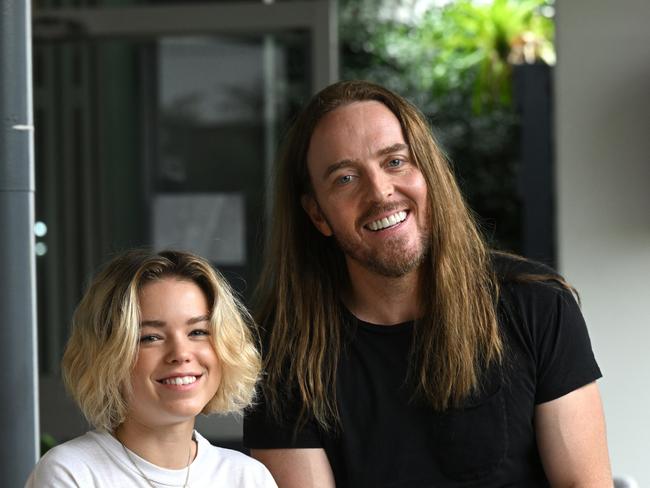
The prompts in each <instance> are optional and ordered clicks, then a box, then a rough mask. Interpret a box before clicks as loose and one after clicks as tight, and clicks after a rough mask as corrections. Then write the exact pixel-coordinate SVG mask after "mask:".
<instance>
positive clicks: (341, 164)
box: [323, 159, 355, 180]
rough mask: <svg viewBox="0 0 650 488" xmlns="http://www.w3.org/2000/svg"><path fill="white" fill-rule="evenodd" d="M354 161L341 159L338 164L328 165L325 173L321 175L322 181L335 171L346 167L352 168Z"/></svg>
mask: <svg viewBox="0 0 650 488" xmlns="http://www.w3.org/2000/svg"><path fill="white" fill-rule="evenodd" d="M354 163H355V160H354V159H342V160H341V161H339V162H338V163H334V164H330V165H329V166H328V167H327V169H325V173H324V174H323V179H324V180H326V179H327V178H329V177H330V175H331V174H332V173H334V172H335V171H338V170H339V169H341V168H345V167H347V166H354Z"/></svg>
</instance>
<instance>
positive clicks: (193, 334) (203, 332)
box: [190, 329, 210, 337]
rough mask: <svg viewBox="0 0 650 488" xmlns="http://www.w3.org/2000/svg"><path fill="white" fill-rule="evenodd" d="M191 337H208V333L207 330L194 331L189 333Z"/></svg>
mask: <svg viewBox="0 0 650 488" xmlns="http://www.w3.org/2000/svg"><path fill="white" fill-rule="evenodd" d="M190 335H191V336H199V337H200V336H209V335H210V331H209V330H208V329H194V330H193V331H192V332H190Z"/></svg>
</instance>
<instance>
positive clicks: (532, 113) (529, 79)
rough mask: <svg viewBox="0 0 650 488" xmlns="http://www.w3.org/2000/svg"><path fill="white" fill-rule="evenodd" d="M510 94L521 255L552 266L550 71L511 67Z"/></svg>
mask: <svg viewBox="0 0 650 488" xmlns="http://www.w3.org/2000/svg"><path fill="white" fill-rule="evenodd" d="M514 92H515V101H516V105H517V110H518V112H519V115H520V124H521V125H520V130H521V170H520V185H521V186H520V189H521V196H522V201H523V212H522V218H523V225H522V229H523V236H522V237H523V239H522V240H523V254H524V255H525V256H526V257H529V258H532V259H536V260H538V261H541V262H544V263H546V264H549V265H551V266H555V205H554V198H555V183H554V171H553V167H554V161H553V138H552V111H551V110H552V98H551V97H552V90H551V68H550V67H549V66H548V65H546V64H541V63H540V64H532V65H521V66H515V70H514Z"/></svg>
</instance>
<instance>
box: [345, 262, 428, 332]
mask: <svg viewBox="0 0 650 488" xmlns="http://www.w3.org/2000/svg"><path fill="white" fill-rule="evenodd" d="M348 273H349V276H350V293H349V294H348V296H347V297H345V298H344V299H343V302H344V303H345V305H346V306H347V307H348V309H349V310H350V312H352V314H353V315H354V316H355V317H357V318H358V319H360V320H363V321H364V322H370V323H372V324H378V325H395V324H400V323H403V322H408V321H409V320H414V319H417V318H419V317H420V316H421V315H422V306H421V303H420V296H421V293H420V268H418V269H416V270H413V271H412V272H410V273H408V274H406V275H404V276H400V277H398V278H393V277H387V276H383V275H380V274H378V273H376V272H374V271H371V270H368V269H366V268H364V267H362V266H360V265H358V264H357V263H355V262H350V261H349V262H348Z"/></svg>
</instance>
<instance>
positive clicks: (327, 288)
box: [256, 81, 503, 428]
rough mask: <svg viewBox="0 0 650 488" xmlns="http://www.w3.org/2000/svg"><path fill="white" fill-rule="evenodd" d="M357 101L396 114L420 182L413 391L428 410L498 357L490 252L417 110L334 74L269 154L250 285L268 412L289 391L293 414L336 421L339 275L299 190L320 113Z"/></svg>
mask: <svg viewBox="0 0 650 488" xmlns="http://www.w3.org/2000/svg"><path fill="white" fill-rule="evenodd" d="M361 101H377V102H380V103H382V104H384V105H385V106H386V107H387V108H388V109H389V110H391V111H392V112H393V114H395V116H396V117H397V119H398V120H399V122H400V124H401V127H402V131H403V133H404V138H405V140H406V143H407V144H408V146H409V149H410V152H411V156H412V158H413V160H414V161H415V164H416V165H417V167H418V168H419V169H420V171H421V172H422V175H423V176H424V179H425V180H426V184H427V191H428V205H429V209H428V210H429V212H428V216H429V219H430V226H429V228H430V229H431V247H430V250H429V259H427V260H426V261H425V264H423V266H424V268H423V269H424V272H423V273H422V275H423V276H424V278H423V282H422V285H421V293H422V295H421V301H422V303H423V304H424V306H425V310H424V312H425V313H424V315H423V317H422V318H420V319H418V320H417V321H416V323H415V334H414V338H413V343H412V361H411V364H410V368H411V370H410V374H409V377H410V378H411V381H412V384H413V386H414V395H415V396H417V397H420V398H422V399H424V400H425V401H426V402H427V403H428V404H430V405H431V406H432V407H433V408H435V409H437V410H444V409H446V408H448V407H450V406H458V405H459V404H460V403H461V402H462V400H463V399H464V398H466V397H467V396H468V395H470V394H471V393H472V392H473V391H474V390H475V389H477V388H478V386H479V380H480V372H481V370H482V369H483V368H485V367H486V366H488V365H489V364H491V363H493V362H495V361H499V360H500V358H501V356H502V349H503V345H502V341H501V337H500V335H499V331H498V327H497V317H496V303H497V299H498V288H497V283H496V279H495V277H494V275H493V272H492V268H491V266H490V257H489V252H488V249H487V247H486V245H485V243H484V240H483V238H482V236H481V234H480V232H479V230H478V228H477V225H476V223H475V221H474V219H473V217H472V215H471V212H470V211H469V209H468V208H467V206H466V204H465V202H464V200H463V197H462V196H461V193H460V190H459V188H458V185H457V183H456V181H455V178H454V176H453V174H452V172H451V169H450V167H449V163H448V162H447V160H446V158H445V156H444V155H443V153H442V151H441V150H440V148H439V147H438V145H437V144H436V142H435V140H434V138H433V135H432V134H431V130H430V128H429V126H428V124H427V122H426V120H425V118H424V117H423V116H422V114H421V113H420V112H419V111H418V110H417V108H415V107H414V106H413V105H411V104H410V103H409V102H407V101H406V100H405V99H403V98H402V97H400V96H399V95H397V94H395V93H393V92H391V91H390V90H387V89H385V88H383V87H381V86H378V85H375V84H372V83H369V82H365V81H345V82H339V83H336V84H334V85H331V86H329V87H327V88H325V89H324V90H323V91H321V92H320V93H318V94H317V95H315V96H314V97H313V98H312V99H311V101H310V102H309V103H308V104H307V106H306V107H305V108H304V109H303V111H302V112H301V113H300V114H299V115H298V117H297V118H296V120H295V121H294V123H293V124H292V126H291V128H290V129H289V131H288V133H287V135H286V137H285V141H284V146H283V149H282V150H281V152H280V154H279V160H278V162H277V166H276V171H277V172H276V175H275V200H274V209H273V216H272V220H271V222H270V223H269V224H270V227H271V238H270V242H269V244H268V246H267V249H266V259H265V268H264V270H263V272H262V276H261V279H260V282H259V285H258V289H257V294H256V296H257V311H256V318H257V320H258V323H261V324H263V327H264V328H265V336H266V338H265V349H266V350H265V359H264V361H265V370H266V378H265V382H264V389H265V394H266V398H267V402H268V403H269V404H270V406H271V409H272V411H273V412H275V414H276V415H280V416H281V415H282V412H283V408H282V407H283V405H282V402H283V398H285V395H286V394H292V395H296V396H297V397H298V398H294V400H298V401H299V402H300V404H301V405H302V410H301V412H300V419H301V420H300V421H301V422H302V421H304V420H305V419H306V418H308V417H312V418H313V419H315V420H316V421H317V422H318V424H320V425H321V427H323V428H329V427H332V426H334V425H336V424H337V422H338V420H339V417H338V411H337V407H336V388H335V385H336V369H337V364H338V359H339V355H340V353H341V349H342V344H343V337H344V331H343V323H342V321H343V319H342V316H341V301H340V298H341V297H340V293H341V291H342V290H345V289H346V288H347V287H348V285H349V282H348V275H347V268H346V264H345V259H344V256H343V254H342V252H341V250H340V249H339V248H338V246H337V244H336V242H335V239H333V238H328V237H325V236H323V235H322V234H321V233H320V232H318V230H317V229H316V228H315V227H314V225H313V224H312V222H311V221H310V219H309V217H308V215H307V213H306V212H305V211H304V210H303V208H302V205H301V197H302V196H303V195H305V194H309V192H311V191H312V190H311V184H310V179H309V173H308V170H307V151H308V148H309V143H310V140H311V136H312V134H313V132H314V129H315V127H316V125H317V124H318V122H319V121H320V120H321V119H322V118H323V116H324V115H325V114H327V113H329V112H331V111H333V110H335V109H337V108H338V107H341V106H344V105H347V104H350V103H354V102H361Z"/></svg>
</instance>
